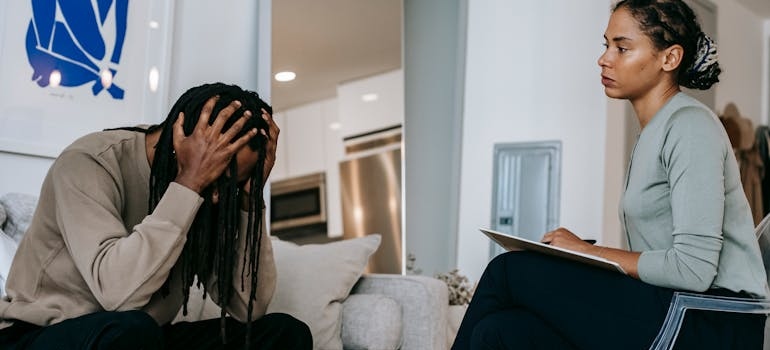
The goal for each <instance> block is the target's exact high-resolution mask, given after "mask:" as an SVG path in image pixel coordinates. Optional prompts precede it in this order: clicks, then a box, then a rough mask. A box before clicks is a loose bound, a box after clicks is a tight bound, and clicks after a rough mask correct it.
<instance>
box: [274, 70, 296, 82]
mask: <svg viewBox="0 0 770 350" xmlns="http://www.w3.org/2000/svg"><path fill="white" fill-rule="evenodd" d="M296 77H297V74H296V73H294V72H289V71H285V72H278V73H275V80H277V81H281V82H287V81H292V80H294V78H296Z"/></svg>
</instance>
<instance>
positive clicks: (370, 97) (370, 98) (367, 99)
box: [361, 93, 380, 102]
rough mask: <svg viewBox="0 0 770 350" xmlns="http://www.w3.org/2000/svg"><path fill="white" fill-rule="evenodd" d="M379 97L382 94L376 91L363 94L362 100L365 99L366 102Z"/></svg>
mask: <svg viewBox="0 0 770 350" xmlns="http://www.w3.org/2000/svg"><path fill="white" fill-rule="evenodd" d="M379 99H380V96H379V95H377V94H375V93H369V94H363V95H361V101H364V102H374V101H377V100H379Z"/></svg>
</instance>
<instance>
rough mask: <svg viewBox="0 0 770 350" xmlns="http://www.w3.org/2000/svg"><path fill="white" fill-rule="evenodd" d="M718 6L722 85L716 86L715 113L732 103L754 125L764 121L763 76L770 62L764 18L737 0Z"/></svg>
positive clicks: (722, 1)
mask: <svg viewBox="0 0 770 350" xmlns="http://www.w3.org/2000/svg"><path fill="white" fill-rule="evenodd" d="M713 2H714V3H715V4H716V5H717V32H718V34H717V38H716V42H717V45H719V46H718V50H719V51H718V52H719V65H720V67H722V74H721V75H720V82H719V83H718V84H717V85H716V109H717V110H716V112H717V113H720V112H722V111H723V110H724V108H725V106H726V105H727V104H728V103H729V102H734V103H735V105H736V106H738V110H739V111H740V112H741V115H742V116H744V117H747V118H750V119H752V120H753V121H754V124H755V125H756V124H758V123H760V122H763V121H764V120H765V117H763V114H762V103H763V102H762V101H763V100H764V99H767V96H768V94H767V92H763V80H766V79H767V75H763V74H762V72H763V71H764V69H765V68H764V67H765V66H766V65H767V63H766V62H767V61H766V60H763V55H762V52H763V47H765V46H766V42H767V39H766V38H767V37H766V36H765V35H764V30H765V29H764V27H765V19H764V18H760V17H758V16H757V15H755V14H754V13H753V12H752V11H749V10H748V9H746V8H745V7H743V6H742V5H740V4H738V3H736V2H735V0H714V1H713Z"/></svg>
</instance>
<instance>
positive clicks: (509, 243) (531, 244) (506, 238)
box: [479, 228, 626, 274]
mask: <svg viewBox="0 0 770 350" xmlns="http://www.w3.org/2000/svg"><path fill="white" fill-rule="evenodd" d="M479 230H481V232H482V233H484V234H485V235H487V236H488V237H489V238H490V239H492V240H493V241H494V242H495V243H497V244H499V245H500V246H501V247H503V248H505V250H508V251H513V250H531V251H535V252H539V253H543V254H548V255H553V256H558V257H561V258H565V259H569V260H573V261H578V262H581V263H584V264H589V265H593V266H597V267H601V268H603V269H607V270H612V271H617V272H620V273H622V274H626V271H624V270H623V268H622V267H620V265H619V264H618V263H616V262H614V261H610V260H607V259H604V258H602V257H598V256H595V255H590V254H585V253H580V252H576V251H573V250H569V249H564V248H559V247H554V246H552V245H548V244H545V243H541V242H535V241H530V240H528V239H525V238H521V237H516V236H511V235H508V234H505V233H502V232H497V231H494V230H490V229H485V228H480V229H479Z"/></svg>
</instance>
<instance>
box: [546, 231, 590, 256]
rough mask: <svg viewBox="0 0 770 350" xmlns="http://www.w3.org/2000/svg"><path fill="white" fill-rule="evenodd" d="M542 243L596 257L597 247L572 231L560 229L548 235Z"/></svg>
mask: <svg viewBox="0 0 770 350" xmlns="http://www.w3.org/2000/svg"><path fill="white" fill-rule="evenodd" d="M540 242H543V243H548V244H550V245H552V246H555V247H559V248H564V249H569V250H574V251H576V252H581V253H588V254H594V255H596V252H595V251H594V250H596V246H594V245H592V244H590V243H588V242H586V241H584V240H582V239H580V237H578V236H576V235H575V234H574V233H572V232H571V231H570V230H568V229H566V228H564V227H559V228H557V229H555V230H553V231H551V232H548V233H546V234H545V235H544V236H543V238H542V239H541V240H540Z"/></svg>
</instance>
